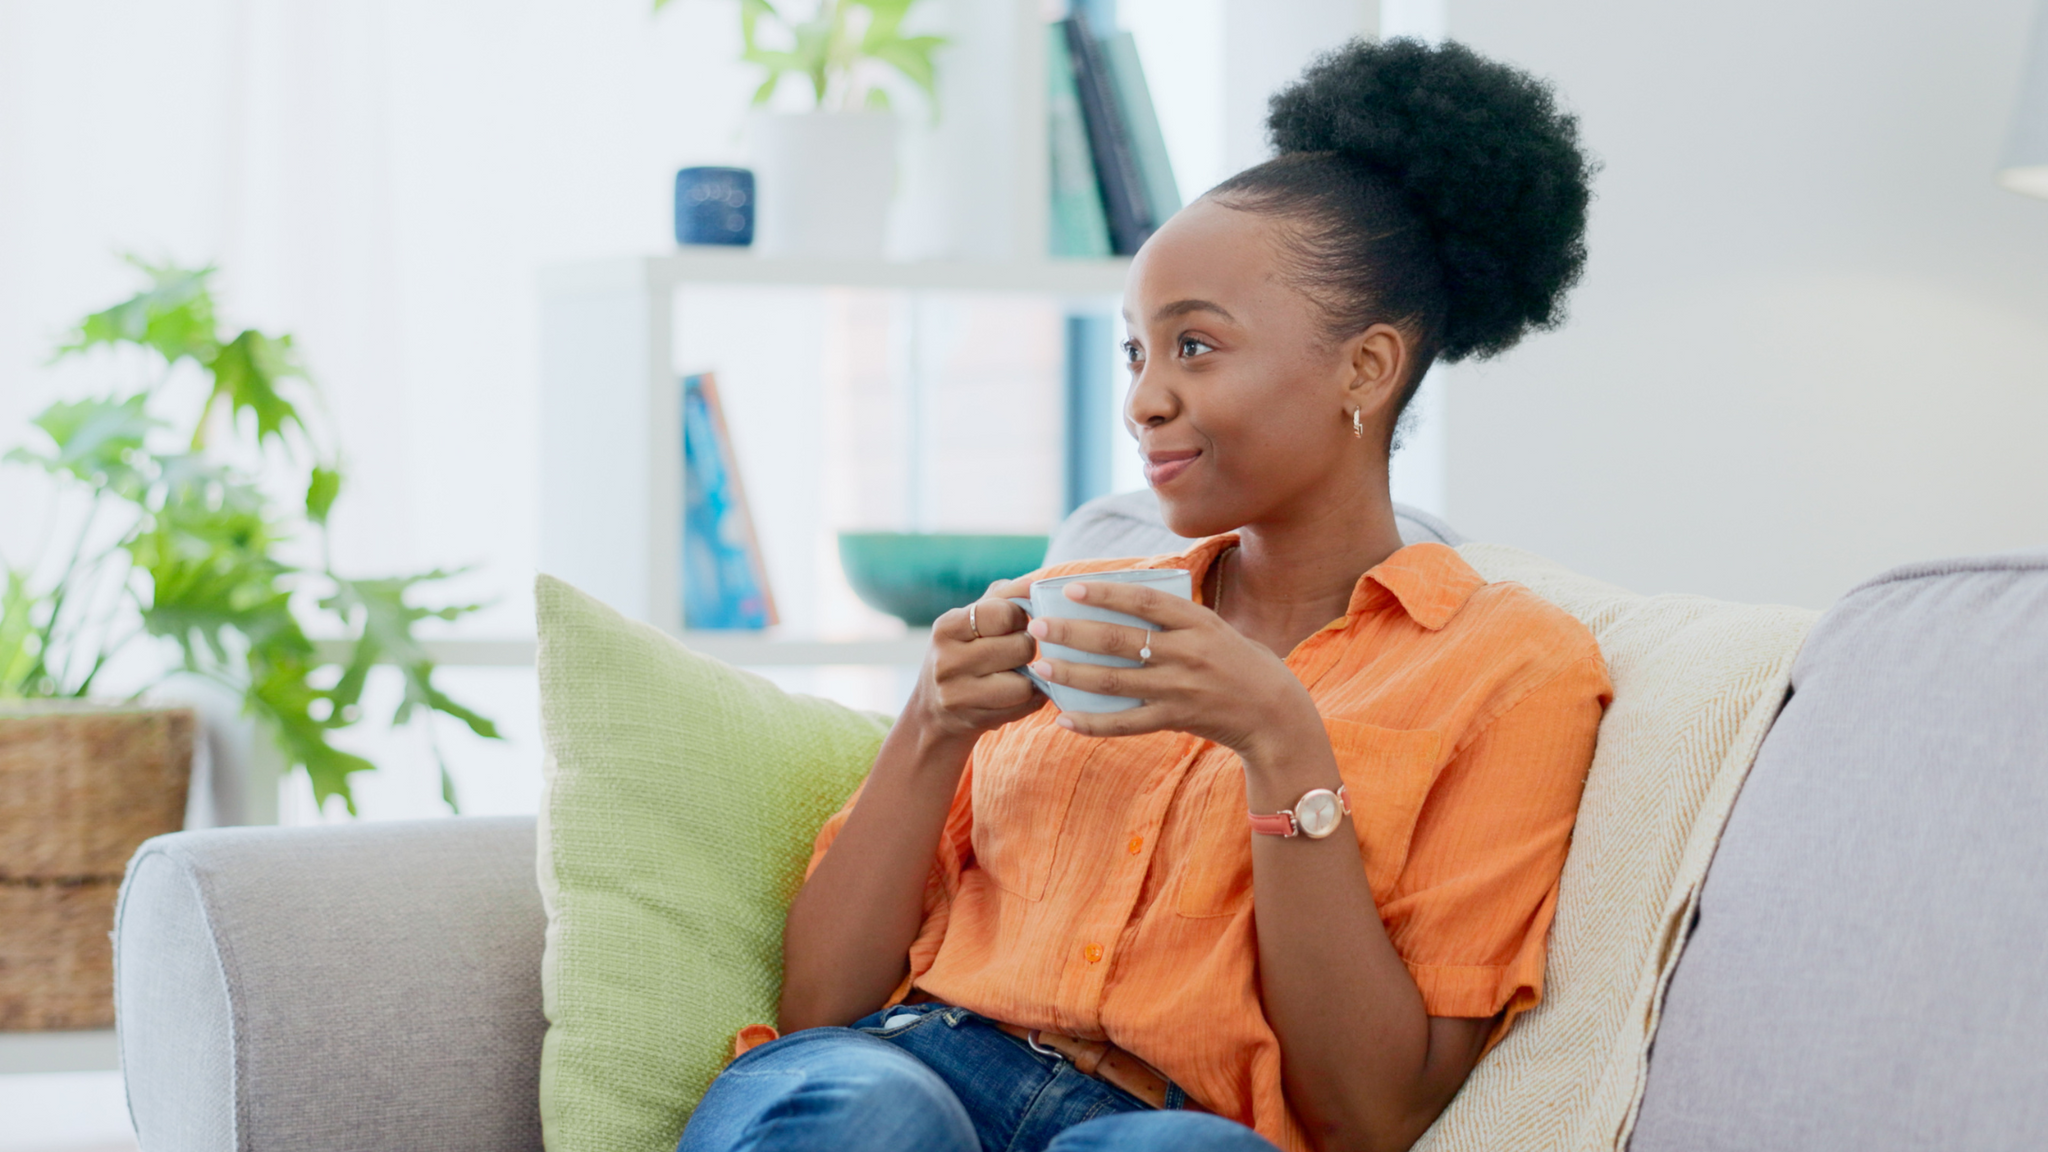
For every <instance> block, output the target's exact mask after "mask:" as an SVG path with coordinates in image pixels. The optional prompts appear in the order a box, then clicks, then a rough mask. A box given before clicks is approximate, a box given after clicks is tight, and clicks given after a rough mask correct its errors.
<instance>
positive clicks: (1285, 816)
mask: <svg viewBox="0 0 2048 1152" xmlns="http://www.w3.org/2000/svg"><path fill="white" fill-rule="evenodd" d="M1337 803H1338V804H1340V805H1342V806H1343V809H1344V814H1345V815H1346V816H1349V815H1351V792H1350V790H1348V789H1347V788H1345V786H1344V785H1342V784H1339V785H1337ZM1246 815H1248V816H1250V817H1251V819H1252V831H1254V832H1257V833H1259V834H1260V835H1262V836H1298V835H1300V834H1301V825H1300V824H1299V823H1298V822H1297V821H1296V820H1295V819H1294V809H1292V808H1287V809H1284V810H1282V811H1279V812H1266V813H1259V812H1250V813H1246Z"/></svg>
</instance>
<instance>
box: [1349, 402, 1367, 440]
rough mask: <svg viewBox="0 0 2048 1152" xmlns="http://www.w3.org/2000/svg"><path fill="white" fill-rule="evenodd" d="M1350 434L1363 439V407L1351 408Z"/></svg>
mask: <svg viewBox="0 0 2048 1152" xmlns="http://www.w3.org/2000/svg"><path fill="white" fill-rule="evenodd" d="M1351 434H1352V435H1353V436H1356V437H1358V438H1359V439H1360V440H1363V439H1365V409H1363V408H1353V409H1352V410H1351Z"/></svg>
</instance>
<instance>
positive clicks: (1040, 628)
mask: <svg viewBox="0 0 2048 1152" xmlns="http://www.w3.org/2000/svg"><path fill="white" fill-rule="evenodd" d="M1024 630H1025V631H1026V632H1029V633H1031V634H1032V635H1033V636H1036V637H1037V638H1038V639H1040V640H1043V639H1045V634H1046V633H1047V632H1050V631H1052V629H1050V628H1048V627H1046V626H1045V621H1043V620H1033V621H1032V622H1031V623H1029V624H1027V625H1025V626H1024Z"/></svg>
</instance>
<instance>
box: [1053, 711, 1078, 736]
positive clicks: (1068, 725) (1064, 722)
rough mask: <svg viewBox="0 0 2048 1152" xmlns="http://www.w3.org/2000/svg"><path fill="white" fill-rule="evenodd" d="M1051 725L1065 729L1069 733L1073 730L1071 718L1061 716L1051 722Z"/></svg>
mask: <svg viewBox="0 0 2048 1152" xmlns="http://www.w3.org/2000/svg"><path fill="white" fill-rule="evenodd" d="M1053 723H1055V724H1057V725H1059V726H1060V727H1062V728H1065V729H1066V730H1067V731H1069V732H1072V731H1073V730H1074V721H1073V718H1072V717H1070V716H1066V715H1062V716H1061V717H1060V718H1059V719H1057V720H1055V721H1053Z"/></svg>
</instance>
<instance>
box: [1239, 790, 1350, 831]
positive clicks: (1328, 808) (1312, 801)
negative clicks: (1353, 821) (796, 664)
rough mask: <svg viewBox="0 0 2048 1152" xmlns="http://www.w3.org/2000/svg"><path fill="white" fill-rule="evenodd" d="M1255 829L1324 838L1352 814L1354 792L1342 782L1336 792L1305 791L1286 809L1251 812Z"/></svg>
mask: <svg viewBox="0 0 2048 1152" xmlns="http://www.w3.org/2000/svg"><path fill="white" fill-rule="evenodd" d="M1250 815H1251V818H1252V831H1254V832H1259V833H1263V834H1265V835H1267V836H1306V837H1308V838H1309V839H1311V840H1321V839H1322V838H1323V837H1325V836H1328V835H1329V834H1330V833H1332V832H1335V831H1336V830H1337V823H1338V822H1339V821H1341V820H1342V819H1344V817H1346V816H1349V815H1351V796H1350V794H1349V793H1347V792H1345V791H1344V786H1343V785H1342V784H1339V785H1338V786H1337V790H1336V791H1335V792H1332V791H1330V790H1329V789H1328V788H1312V789H1310V790H1308V791H1307V792H1303V793H1302V794H1301V799H1299V800H1296V801H1295V802H1294V807H1292V808H1290V809H1287V810H1286V811H1283V812H1272V813H1267V814H1265V815H1261V814H1259V813H1257V812H1253V813H1251V814H1250Z"/></svg>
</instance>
